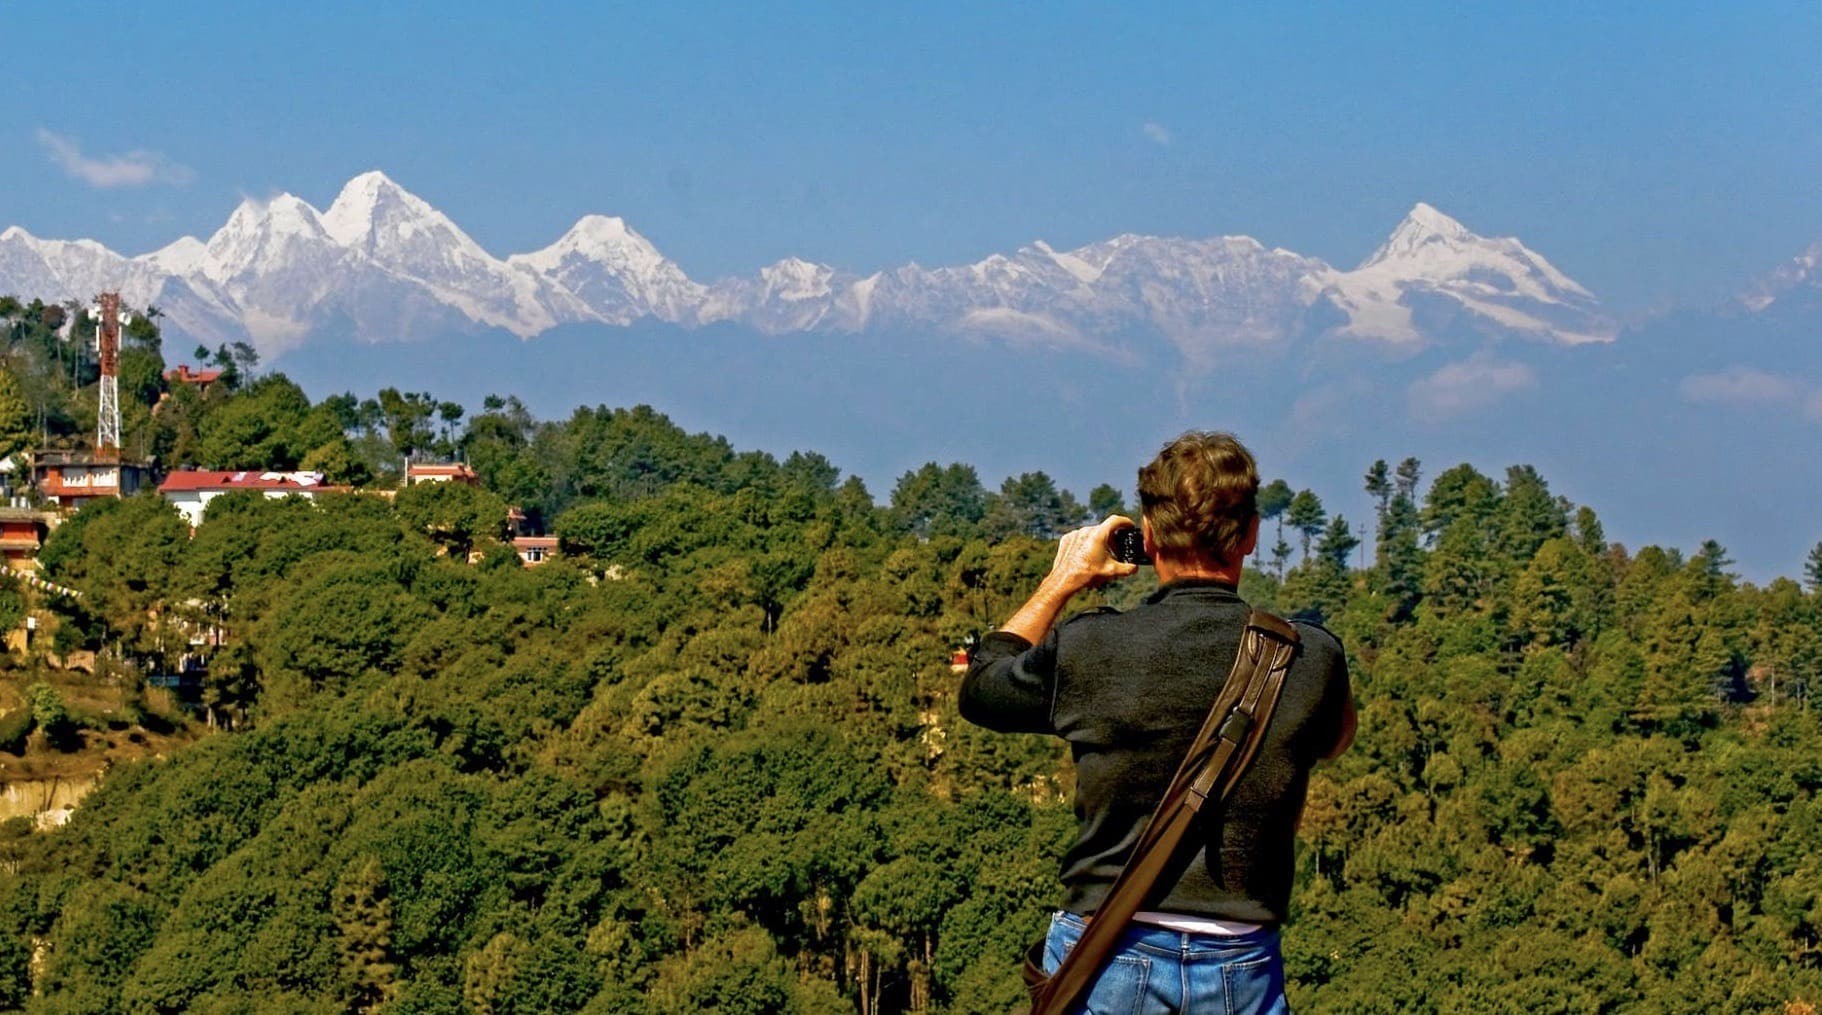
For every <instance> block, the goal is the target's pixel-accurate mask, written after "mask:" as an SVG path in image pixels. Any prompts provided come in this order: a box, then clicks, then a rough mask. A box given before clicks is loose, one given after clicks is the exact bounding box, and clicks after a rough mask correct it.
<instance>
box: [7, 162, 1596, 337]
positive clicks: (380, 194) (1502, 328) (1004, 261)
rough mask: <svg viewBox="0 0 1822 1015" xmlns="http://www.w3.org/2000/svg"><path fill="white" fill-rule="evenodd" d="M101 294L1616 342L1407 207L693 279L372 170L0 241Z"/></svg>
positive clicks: (608, 228)
mask: <svg viewBox="0 0 1822 1015" xmlns="http://www.w3.org/2000/svg"><path fill="white" fill-rule="evenodd" d="M110 288H118V289H120V290H121V291H122V294H123V296H124V297H125V299H126V301H127V302H128V303H129V304H130V305H137V306H146V305H155V306H157V307H158V308H159V309H160V310H161V311H162V312H163V313H164V316H165V319H166V328H167V330H169V331H172V332H174V333H176V334H177V335H179V336H181V337H184V338H190V339H195V340H199V341H204V342H209V343H211V344H214V343H217V342H221V341H232V340H249V341H251V342H253V343H254V345H255V346H256V347H258V348H260V349H261V351H262V352H265V353H267V354H268V356H271V355H276V354H282V353H283V352H285V351H287V350H289V349H292V348H294V347H296V346H298V345H300V344H302V343H304V342H305V341H307V340H308V339H309V337H310V336H312V335H316V334H323V333H333V334H335V335H337V336H339V337H351V338H354V339H356V340H360V341H365V342H378V341H392V340H404V341H410V340H417V339H423V338H427V337H431V336H435V335H440V334H446V333H448V332H449V331H451V330H452V329H453V330H475V329H483V330H484V329H500V330H503V331H506V332H509V333H511V334H513V335H516V336H518V337H520V338H530V337H532V336H535V335H538V334H541V333H543V332H546V331H548V330H550V329H551V328H554V327H557V326H560V325H572V324H605V325H611V326H627V325H631V324H634V323H635V322H663V323H665V324H671V325H678V326H682V327H686V328H698V327H703V326H707V325H714V324H718V323H724V322H725V323H732V324H736V325H740V326H745V327H749V328H753V329H757V330H758V331H761V332H764V333H768V334H782V333H792V332H830V333H847V334H853V333H867V332H899V331H904V330H906V329H908V328H917V329H934V330H937V331H941V332H945V333H950V334H958V335H968V336H988V337H996V338H1001V339H1005V340H1009V341H1012V342H1016V343H1036V344H1041V345H1050V346H1061V347H1076V348H1082V349H1088V350H1097V351H1101V352H1107V353H1113V354H1116V355H1117V354H1120V353H1121V352H1122V346H1121V343H1122V342H1123V341H1124V340H1125V339H1127V338H1129V337H1130V336H1132V335H1133V334H1135V333H1145V334H1149V335H1152V336H1156V337H1159V338H1162V339H1164V340H1166V341H1168V342H1169V343H1170V344H1171V345H1173V346H1174V347H1175V348H1176V349H1177V350H1178V351H1179V352H1180V353H1181V355H1182V357H1183V359H1184V360H1185V361H1186V362H1188V363H1191V364H1205V363H1207V362H1209V361H1211V360H1212V359H1213V358H1214V357H1215V356H1216V355H1217V354H1218V352H1219V350H1221V349H1222V348H1224V347H1233V346H1243V347H1256V346H1261V345H1274V344H1280V343H1283V342H1286V341H1288V340H1291V339H1295V338H1299V337H1305V336H1335V337H1341V338H1347V339H1356V340H1359V341H1362V342H1366V343H1373V344H1380V345H1386V346H1393V347H1416V346H1421V345H1423V344H1425V343H1427V342H1432V341H1436V340H1438V339H1440V338H1442V337H1444V336H1446V335H1448V334H1450V333H1452V332H1456V331H1471V332H1477V333H1480V334H1483V335H1491V336H1499V337H1504V336H1516V337H1522V338H1526V339H1533V340H1537V341H1542V342H1547V343H1557V344H1568V345H1575V344H1584V343H1590V342H1602V341H1607V340H1610V339H1611V338H1613V336H1614V335H1615V333H1616V331H1617V328H1616V325H1615V322H1614V321H1613V320H1612V319H1611V318H1609V317H1608V316H1607V315H1605V314H1604V313H1603V312H1602V310H1601V308H1600V305H1599V303H1598V302H1597V301H1596V300H1595V298H1594V296H1593V295H1592V294H1590V293H1589V292H1588V291H1587V290H1586V289H1584V288H1582V287H1581V286H1580V285H1578V284H1576V282H1575V281H1573V280H1572V279H1570V278H1569V277H1568V276H1566V275H1564V274H1563V273H1562V272H1560V271H1558V270H1557V269H1556V268H1555V267H1554V266H1552V265H1551V264H1550V262H1549V261H1548V260H1546V259H1545V258H1544V257H1543V256H1542V255H1541V254H1538V253H1536V252H1534V251H1532V250H1530V249H1528V248H1527V247H1525V246H1524V244H1522V243H1520V242H1519V241H1518V240H1516V239H1491V238H1487V237H1482V236H1479V235H1476V234H1475V233H1473V232H1471V231H1470V230H1469V229H1467V228H1466V227H1465V226H1463V225H1462V224H1461V223H1460V222H1457V221H1455V220H1454V219H1452V218H1450V217H1449V216H1447V215H1445V214H1443V213H1442V212H1440V211H1438V210H1437V209H1435V208H1433V207H1431V206H1429V205H1427V204H1418V205H1417V206H1415V207H1414V208H1412V209H1411V212H1410V214H1409V215H1407V216H1406V217H1405V219H1404V221H1402V222H1400V223H1399V224H1398V225H1397V227H1396V228H1395V229H1394V230H1393V231H1392V233H1391V235H1390V236H1389V237H1388V238H1387V239H1386V241H1385V242H1384V243H1383V244H1382V245H1381V246H1380V247H1379V249H1377V250H1376V251H1374V252H1373V254H1372V255H1371V256H1370V257H1368V258H1367V259H1366V260H1365V261H1364V262H1362V263H1361V264H1360V265H1359V266H1357V267H1355V268H1352V269H1340V268H1336V267H1334V266H1333V265H1330V264H1328V263H1327V262H1325V261H1323V260H1321V259H1319V258H1314V257H1306V256H1303V255H1301V254H1297V253H1293V252H1291V251H1288V250H1283V249H1275V248H1269V247H1267V246H1265V245H1264V244H1262V243H1260V242H1259V241H1257V240H1254V239H1252V238H1251V237H1246V236H1222V237H1216V238H1213V239H1180V238H1171V237H1158V236H1139V235H1132V234H1127V235H1122V236H1116V237H1114V238H1112V239H1109V240H1105V241H1102V242H1100V243H1093V244H1089V245H1087V246H1084V247H1079V248H1076V249H1074V250H1067V251H1061V250H1056V249H1053V248H1052V247H1051V246H1050V245H1048V244H1046V243H1044V242H1043V241H1041V240H1040V241H1037V242H1034V243H1032V244H1031V245H1029V246H1026V247H1023V248H1020V249H1019V250H1017V251H1015V252H1013V253H1011V254H994V255H992V256H990V257H987V258H985V259H984V260H981V261H978V262H975V263H973V264H966V265H958V266H952V267H938V268H925V267H922V266H920V265H917V264H907V265H905V266H903V267H899V268H894V269H891V270H888V271H879V272H875V273H873V274H870V275H864V276H862V275H858V274H855V273H852V272H846V271H842V270H840V269H837V268H834V267H831V266H829V265H826V264H817V263H812V262H809V261H805V260H801V259H798V258H787V259H785V260H781V261H779V262H777V263H775V264H772V265H769V266H767V267H765V268H762V269H760V270H759V271H758V272H757V273H756V274H755V275H751V276H741V277H733V278H725V279H721V280H718V281H714V282H710V283H704V282H699V281H697V280H695V279H692V278H691V277H690V276H689V275H688V274H687V273H686V272H685V271H684V270H683V268H682V267H680V266H679V265H678V264H677V263H676V262H675V261H673V260H671V259H669V258H667V257H666V256H664V254H663V253H661V252H660V251H659V250H658V248H657V247H656V246H654V245H653V244H652V242H651V241H650V240H648V239H646V238H645V237H644V236H642V235H640V234H639V233H638V231H636V230H635V229H633V228H632V227H631V226H629V225H628V224H627V223H626V222H625V221H624V220H622V219H619V218H612V217H608V216H604V215H588V216H585V217H583V218H582V219H581V220H580V221H578V222H577V223H576V224H575V226H574V227H573V228H571V229H570V230H569V231H568V232H566V233H565V234H564V235H563V236H561V237H559V238H558V239H557V241H556V242H554V243H552V244H551V245H550V246H547V247H545V248H543V249H542V250H537V251H532V252H529V253H520V254H512V255H510V256H507V257H505V258H499V257H495V256H494V255H492V254H491V253H489V252H488V251H487V250H485V249H483V248H482V247H481V245H480V244H478V243H476V242H475V241H474V239H473V238H471V237H470V236H469V235H468V234H467V233H465V232H463V231H462V229H461V227H460V226H458V225H456V223H455V222H454V221H453V220H451V219H450V218H449V217H448V216H447V215H445V214H443V213H442V212H440V211H438V210H437V209H436V208H434V207H432V206H431V205H430V204H429V203H427V202H425V201H424V200H423V199H421V198H419V197H417V196H416V195H414V194H412V193H411V192H409V191H407V190H406V189H404V188H403V187H401V186H399V185H398V184H397V183H395V182H393V181H392V180H391V179H390V178H388V177H387V176H386V175H385V174H383V173H380V172H377V171H375V172H368V173H363V174H361V175H359V176H357V177H355V178H354V179H352V180H350V181H348V183H347V185H346V186H344V187H343V188H342V191H341V193H340V195H338V196H337V197H336V199H335V201H334V202H333V203H332V204H331V205H330V206H329V208H328V210H326V211H319V210H318V209H316V208H314V207H312V206H311V205H310V204H308V203H307V202H305V201H303V200H301V199H299V198H297V197H294V196H292V195H290V194H284V195H280V196H279V197H276V198H273V199H271V200H269V201H253V200H247V201H243V202H242V203H241V205H240V206H239V207H238V208H236V209H235V210H234V212H233V214H232V215H230V216H229V218H228V221H227V223H226V224H225V225H223V226H222V227H221V228H220V229H219V230H217V231H216V232H215V234H214V235H212V236H210V237H209V238H208V239H207V240H200V239H197V238H195V237H193V236H186V237H184V238H182V239H179V240H177V241H176V242H174V243H172V244H170V245H168V246H166V247H164V248H162V249H159V250H156V251H153V252H151V253H149V254H142V255H139V256H136V257H127V256H123V255H121V254H118V253H115V252H114V251H112V250H109V249H108V248H106V247H104V246H102V245H101V244H99V243H96V242H94V241H92V240H74V241H68V240H45V239H40V238H38V237H35V236H32V235H31V234H29V233H27V232H25V231H24V230H23V229H20V228H18V227H16V226H15V227H13V228H9V229H7V230H6V231H5V232H4V233H0V291H4V292H13V293H17V294H19V295H21V296H23V297H27V298H30V297H38V298H44V299H59V300H63V299H77V300H86V299H88V298H90V297H92V296H93V295H94V294H95V293H97V292H99V291H101V290H103V289H110Z"/></svg>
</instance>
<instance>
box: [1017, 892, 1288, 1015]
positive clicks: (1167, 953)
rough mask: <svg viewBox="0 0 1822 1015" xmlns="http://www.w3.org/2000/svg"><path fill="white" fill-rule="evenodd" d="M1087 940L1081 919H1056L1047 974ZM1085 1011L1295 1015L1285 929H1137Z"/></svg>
mask: <svg viewBox="0 0 1822 1015" xmlns="http://www.w3.org/2000/svg"><path fill="white" fill-rule="evenodd" d="M1081 937H1082V918H1081V917H1079V916H1076V915H1075V914H1074V913H1057V914H1055V915H1054V916H1052V917H1051V918H1050V935H1049V937H1047V938H1045V940H1044V970H1045V971H1046V972H1055V971H1056V968H1057V966H1059V965H1061V964H1062V962H1063V956H1064V954H1065V953H1067V952H1068V950H1069V949H1071V948H1073V947H1075V943H1076V942H1077V941H1079V940H1081ZM1082 1010H1083V1011H1084V1012H1086V1013H1087V1015H1153V1013H1157V1015H1165V1013H1170V1015H1179V1013H1180V1015H1242V1013H1246V1015H1254V1013H1258V1015H1289V1012H1290V1010H1291V1009H1290V1006H1289V1005H1288V1004H1287V1003H1286V1002H1285V999H1284V956H1283V955H1282V954H1281V953H1280V952H1279V951H1278V931H1277V929H1276V928H1269V929H1266V930H1262V931H1259V932H1257V933H1254V934H1242V935H1239V936H1236V937H1225V936H1219V935H1213V934H1185V933H1183V932H1181V931H1175V930H1165V929H1164V928H1163V927H1153V926H1149V925H1146V924H1143V923H1134V924H1131V925H1129V926H1128V927H1127V928H1126V931H1125V933H1123V934H1122V935H1121V936H1120V945H1119V950H1117V951H1115V952H1114V954H1113V957H1112V958H1111V959H1108V960H1107V965H1106V966H1105V967H1103V968H1102V970H1101V976H1100V979H1098V980H1096V981H1095V985H1094V989H1093V990H1091V991H1089V993H1088V1001H1087V1004H1086V1005H1085V1006H1084V1007H1083V1009H1082Z"/></svg>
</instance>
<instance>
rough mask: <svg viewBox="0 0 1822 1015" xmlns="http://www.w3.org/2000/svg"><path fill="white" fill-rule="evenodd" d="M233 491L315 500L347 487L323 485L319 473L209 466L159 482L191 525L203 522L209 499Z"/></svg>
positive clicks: (321, 476) (174, 475) (340, 491)
mask: <svg viewBox="0 0 1822 1015" xmlns="http://www.w3.org/2000/svg"><path fill="white" fill-rule="evenodd" d="M236 490H257V491H259V492H260V493H262V494H264V495H265V496H266V497H268V498H270V499H273V500H277V499H278V498H280V497H289V496H291V495H293V494H296V495H298V496H301V497H309V498H312V499H314V498H315V497H316V495H317V494H319V493H342V492H345V491H346V490H347V487H343V486H328V485H325V484H324V483H323V474H322V473H320V472H219V471H215V470H211V469H186V470H184V471H182V472H173V473H171V474H170V475H168V476H166V477H165V479H164V482H162V483H160V484H158V492H159V493H161V494H163V495H164V499H165V500H168V501H170V502H171V503H172V504H174V505H176V507H177V510H178V511H179V512H180V513H182V514H183V516H184V518H185V519H187V520H188V521H189V523H190V527H191V528H195V527H196V526H198V525H201V524H202V515H203V511H204V510H205V509H207V508H208V506H209V502H210V501H212V500H214V499H215V498H217V497H219V496H221V495H222V494H224V493H233V492H234V491H236Z"/></svg>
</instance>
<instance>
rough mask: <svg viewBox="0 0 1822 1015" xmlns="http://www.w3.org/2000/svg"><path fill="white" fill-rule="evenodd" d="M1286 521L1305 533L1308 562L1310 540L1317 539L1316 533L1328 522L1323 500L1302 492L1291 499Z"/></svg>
mask: <svg viewBox="0 0 1822 1015" xmlns="http://www.w3.org/2000/svg"><path fill="white" fill-rule="evenodd" d="M1284 520H1285V521H1287V522H1289V523H1290V525H1291V528H1293V529H1295V530H1297V531H1298V532H1301V533H1303V559H1304V560H1308V559H1309V556H1310V540H1312V539H1314V538H1316V533H1318V532H1321V531H1322V526H1323V523H1325V522H1327V521H1328V512H1327V511H1324V510H1323V509H1322V498H1320V497H1318V496H1316V494H1315V493H1313V492H1312V491H1309V490H1304V491H1301V492H1300V493H1298V494H1297V496H1295V497H1293V498H1291V504H1290V507H1289V509H1287V510H1286V511H1285V518H1284ZM1348 549H1350V550H1351V549H1353V547H1351V546H1350V547H1348ZM1344 563H1345V561H1344Z"/></svg>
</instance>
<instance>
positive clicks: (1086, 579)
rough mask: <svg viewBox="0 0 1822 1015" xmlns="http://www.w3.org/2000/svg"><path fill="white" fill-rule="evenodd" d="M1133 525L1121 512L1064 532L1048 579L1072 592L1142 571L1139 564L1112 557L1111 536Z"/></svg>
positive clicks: (1062, 588) (1095, 586) (1061, 588)
mask: <svg viewBox="0 0 1822 1015" xmlns="http://www.w3.org/2000/svg"><path fill="white" fill-rule="evenodd" d="M1132 527H1133V520H1132V519H1130V518H1126V517H1123V516H1121V515H1108V516H1107V519H1106V520H1105V521H1103V522H1101V524H1099V525H1087V526H1083V527H1082V528H1079V529H1075V530H1072V531H1070V532H1065V533H1063V539H1062V541H1061V542H1059V543H1058V544H1057V555H1056V560H1054V561H1052V562H1051V564H1050V575H1049V577H1048V578H1046V579H1045V581H1046V582H1049V583H1054V584H1055V585H1056V586H1057V588H1058V590H1059V591H1061V590H1068V592H1069V593H1070V594H1071V595H1073V594H1075V593H1077V592H1080V591H1081V590H1083V589H1092V588H1100V587H1101V586H1102V585H1105V584H1107V583H1108V582H1110V581H1112V580H1114V579H1115V578H1125V577H1126V576H1128V575H1130V574H1133V573H1134V572H1136V571H1138V570H1139V565H1137V564H1123V563H1121V562H1119V561H1117V560H1115V559H1113V553H1112V550H1111V548H1110V547H1109V546H1108V539H1109V538H1110V537H1111V536H1112V535H1113V533H1114V531H1115V530H1117V529H1128V528H1132Z"/></svg>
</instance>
